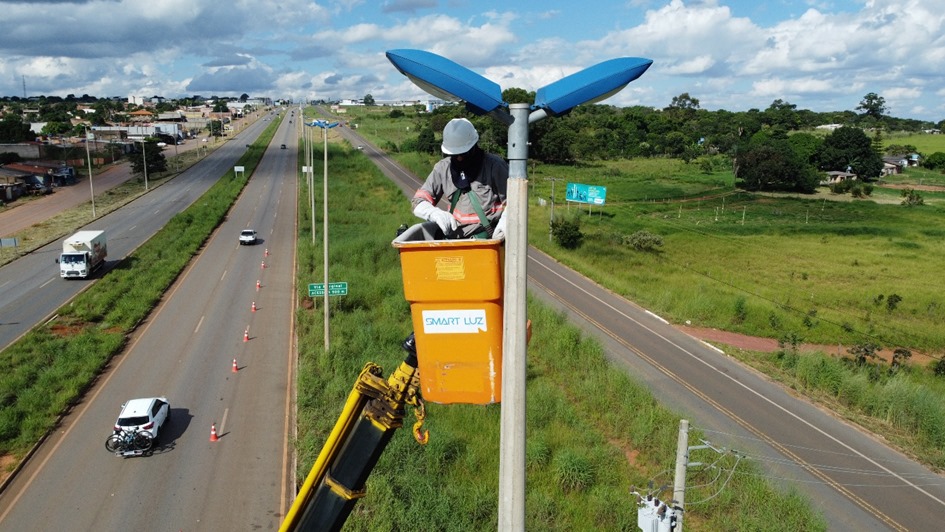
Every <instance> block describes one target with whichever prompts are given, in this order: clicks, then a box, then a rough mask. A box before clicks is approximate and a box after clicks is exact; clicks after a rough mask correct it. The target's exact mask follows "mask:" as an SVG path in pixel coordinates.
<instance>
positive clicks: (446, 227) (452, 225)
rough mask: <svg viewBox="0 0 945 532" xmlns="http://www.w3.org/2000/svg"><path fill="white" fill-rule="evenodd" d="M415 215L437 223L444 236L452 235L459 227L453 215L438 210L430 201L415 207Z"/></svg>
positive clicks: (422, 202)
mask: <svg viewBox="0 0 945 532" xmlns="http://www.w3.org/2000/svg"><path fill="white" fill-rule="evenodd" d="M413 214H414V216H416V217H417V218H420V219H422V220H426V221H428V222H433V223H435V224H436V225H437V226H438V227H439V228H440V230H441V231H443V234H444V235H449V234H451V233H452V232H453V231H455V230H456V228H457V227H458V226H459V224H458V223H456V218H453V215H452V214H450V213H448V212H446V211H444V210H441V209H437V208H436V207H434V206H433V204H431V203H430V202H429V201H421V202H420V203H419V204H418V205H417V206H416V207H414V209H413Z"/></svg>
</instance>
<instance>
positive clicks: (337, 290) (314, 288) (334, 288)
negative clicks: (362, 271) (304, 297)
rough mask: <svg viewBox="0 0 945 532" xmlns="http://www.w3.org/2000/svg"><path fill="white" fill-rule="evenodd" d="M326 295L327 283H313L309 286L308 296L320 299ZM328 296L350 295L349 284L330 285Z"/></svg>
mask: <svg viewBox="0 0 945 532" xmlns="http://www.w3.org/2000/svg"><path fill="white" fill-rule="evenodd" d="M324 295H325V283H311V284H309V285H308V296H309V297H318V296H324ZM328 295H330V296H346V295H348V283H347V282H341V283H328Z"/></svg>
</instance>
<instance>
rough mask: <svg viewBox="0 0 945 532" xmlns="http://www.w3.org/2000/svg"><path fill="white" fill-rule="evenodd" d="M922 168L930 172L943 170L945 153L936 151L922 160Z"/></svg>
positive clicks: (944, 167) (944, 168)
mask: <svg viewBox="0 0 945 532" xmlns="http://www.w3.org/2000/svg"><path fill="white" fill-rule="evenodd" d="M922 166H924V167H926V168H928V169H930V170H945V152H940V151H937V152H935V153H933V154H932V155H929V156H928V157H926V158H925V159H923V160H922Z"/></svg>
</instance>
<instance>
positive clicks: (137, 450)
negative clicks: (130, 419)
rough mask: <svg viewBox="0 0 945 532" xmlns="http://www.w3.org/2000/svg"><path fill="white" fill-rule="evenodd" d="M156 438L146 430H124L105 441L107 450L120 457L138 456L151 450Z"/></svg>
mask: <svg viewBox="0 0 945 532" xmlns="http://www.w3.org/2000/svg"><path fill="white" fill-rule="evenodd" d="M153 444H154V437H153V436H152V435H151V433H150V432H148V431H146V430H122V431H121V432H117V433H115V434H112V435H111V436H109V437H108V439H107V440H105V450H107V451H108V452H110V453H114V454H116V455H118V456H138V455H142V454H144V453H146V452H148V451H150V450H151V446H152V445H153Z"/></svg>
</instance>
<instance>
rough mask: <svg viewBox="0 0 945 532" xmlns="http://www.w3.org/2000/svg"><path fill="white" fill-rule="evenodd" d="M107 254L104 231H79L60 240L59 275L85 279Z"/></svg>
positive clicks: (103, 262) (67, 277)
mask: <svg viewBox="0 0 945 532" xmlns="http://www.w3.org/2000/svg"><path fill="white" fill-rule="evenodd" d="M107 256H108V247H107V246H106V244H105V231H79V232H78V233H76V234H74V235H72V236H70V237H67V238H66V239H65V240H63V241H62V255H60V256H59V259H57V260H56V262H58V263H59V276H60V277H62V278H63V279H86V278H88V276H89V275H91V274H92V272H94V271H95V270H96V269H98V268H99V266H101V265H102V264H105V257H107Z"/></svg>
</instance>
